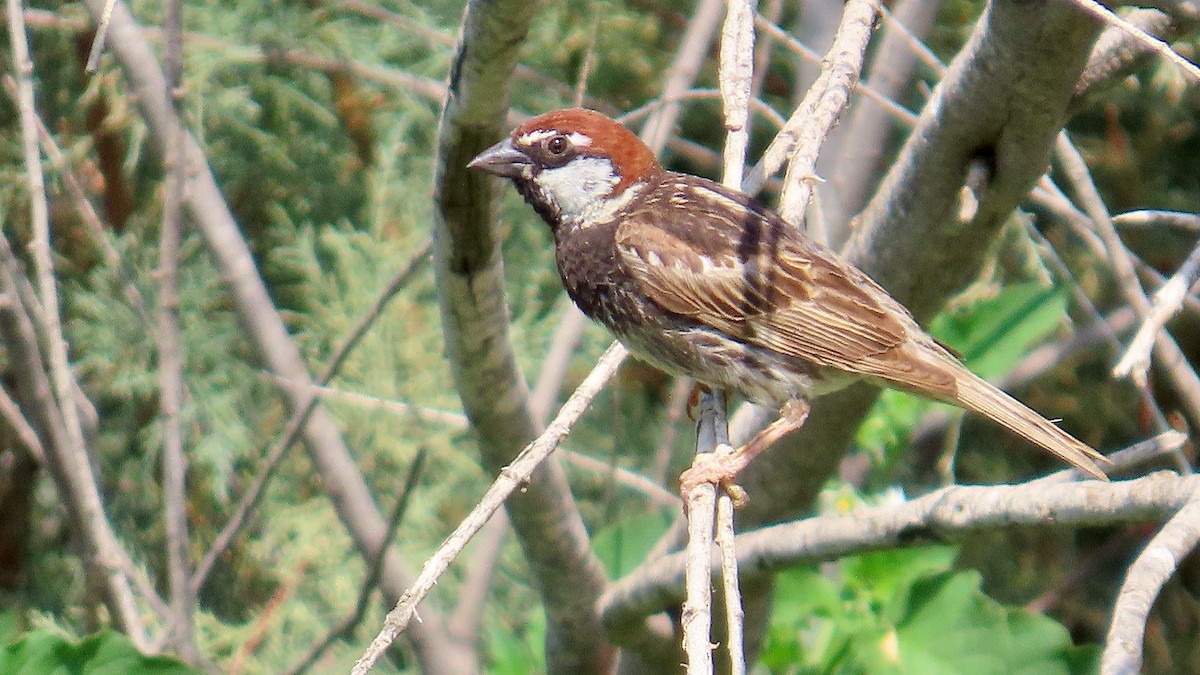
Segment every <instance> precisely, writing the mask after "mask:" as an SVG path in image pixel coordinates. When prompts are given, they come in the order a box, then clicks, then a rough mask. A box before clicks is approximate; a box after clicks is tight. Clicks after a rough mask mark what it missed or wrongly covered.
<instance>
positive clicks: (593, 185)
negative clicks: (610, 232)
mask: <svg viewBox="0 0 1200 675" xmlns="http://www.w3.org/2000/svg"><path fill="white" fill-rule="evenodd" d="M467 166H469V167H471V168H477V169H482V170H484V171H487V172H489V173H492V174H495V175H497V176H502V177H505V178H510V179H512V181H513V182H514V183H515V184H516V186H517V189H518V190H519V191H520V192H521V194H523V195H524V196H525V199H526V200H527V201H529V203H530V204H532V205H533V206H534V208H535V209H536V210H537V211H538V213H539V214H540V215H541V216H542V217H543V218H544V219H545V220H546V221H547V222H548V223H550V224H551V225H552V226H557V225H558V224H559V223H560V222H561V221H563V220H569V221H588V220H593V219H595V218H597V217H601V216H603V215H608V212H609V211H610V210H611V209H610V208H609V207H610V206H612V205H615V204H616V203H618V202H622V201H624V199H623V198H624V197H626V190H627V189H628V188H629V187H630V186H632V185H635V184H639V183H646V182H649V181H651V180H653V179H656V178H658V177H659V176H660V175H661V173H662V168H661V167H660V166H659V164H658V161H657V160H655V158H654V153H652V152H651V151H650V148H648V147H646V144H645V143H643V142H642V141H641V139H639V138H638V137H637V136H636V135H634V134H633V133H632V132H631V131H629V130H628V129H626V128H625V127H623V126H621V125H620V124H618V123H617V122H615V121H613V120H611V119H609V118H608V117H605V116H604V115H602V114H600V113H598V112H594V111H591V110H586V109H583V108H566V109H563V110H555V111H552V112H548V113H545V114H542V115H538V116H537V117H534V118H532V119H530V120H528V121H527V122H525V123H524V124H522V125H521V126H519V127H517V128H516V129H514V130H513V132H512V133H511V134H510V135H509V137H508V138H506V139H504V140H503V141H501V142H499V143H497V144H496V145H493V146H492V147H490V148H488V149H487V150H485V151H483V152H482V153H480V154H479V156H477V157H476V158H475V159H473V160H472V161H471V162H470V163H469V164H468V165H467Z"/></svg>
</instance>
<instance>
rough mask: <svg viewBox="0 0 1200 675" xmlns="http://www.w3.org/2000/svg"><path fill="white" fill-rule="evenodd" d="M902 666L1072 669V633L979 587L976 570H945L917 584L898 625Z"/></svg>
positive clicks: (913, 669) (917, 669)
mask: <svg viewBox="0 0 1200 675" xmlns="http://www.w3.org/2000/svg"><path fill="white" fill-rule="evenodd" d="M896 635H897V642H896V647H897V651H896V654H894V655H889V656H892V657H894V659H895V661H894V662H895V663H896V665H897V666H898V667H899V672H904V673H914V674H915V673H920V674H922V675H937V674H938V673H979V674H987V673H996V674H998V675H999V674H1001V673H1030V674H1031V675H1032V674H1033V673H1039V674H1046V675H1053V674H1055V673H1062V674H1063V675H1066V674H1067V673H1069V672H1070V666H1069V660H1068V658H1067V657H1068V651H1069V649H1070V648H1071V646H1072V645H1071V638H1070V636H1069V635H1068V633H1067V630H1066V628H1064V627H1063V626H1062V625H1060V624H1058V623H1057V622H1055V621H1054V620H1053V619H1050V618H1047V617H1045V616H1041V615H1036V614H1033V613H1030V612H1026V611H1024V610H1018V609H1007V608H1005V607H1004V606H1002V605H1001V604H1000V603H998V602H996V601H995V600H993V599H991V598H989V597H987V596H986V595H984V594H983V593H982V592H981V591H980V577H979V574H978V573H977V572H973V571H971V572H956V573H946V574H942V575H939V576H936V577H932V578H929V579H924V580H921V581H919V582H918V583H917V584H915V585H914V586H913V589H912V596H911V602H910V612H909V614H908V616H907V617H905V619H904V620H903V621H901V622H900V623H899V624H898V625H897V626H896Z"/></svg>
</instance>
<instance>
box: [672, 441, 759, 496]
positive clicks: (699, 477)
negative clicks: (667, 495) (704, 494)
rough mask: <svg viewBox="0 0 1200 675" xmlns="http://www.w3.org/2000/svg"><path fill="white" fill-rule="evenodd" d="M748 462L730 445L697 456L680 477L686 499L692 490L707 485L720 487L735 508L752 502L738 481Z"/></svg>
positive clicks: (680, 484)
mask: <svg viewBox="0 0 1200 675" xmlns="http://www.w3.org/2000/svg"><path fill="white" fill-rule="evenodd" d="M746 463H747V462H746V460H745V458H744V457H743V456H742V455H741V453H739V452H737V451H735V450H734V449H733V448H731V447H729V446H728V445H721V446H718V447H717V449H716V450H715V451H713V452H705V453H701V454H699V455H696V458H695V460H693V461H692V466H691V467H690V468H689V469H687V470H686V471H684V472H683V473H682V474H681V475H680V476H679V487H680V491H681V492H682V493H683V495H684V497H685V498H686V496H687V494H688V493H689V492H691V490H692V488H694V487H697V486H699V485H703V484H705V483H711V484H713V485H716V486H718V487H720V488H721V489H722V490H724V491H725V493H726V494H728V495H729V497H730V498H731V499H733V505H734V507H735V508H741V507H743V506H745V505H746V504H748V503H749V502H750V497H749V495H748V494H747V493H746V490H745V489H743V488H742V487H741V486H740V485H738V484H737V482H736V479H737V475H738V473H739V472H741V470H742V469H744V468H746Z"/></svg>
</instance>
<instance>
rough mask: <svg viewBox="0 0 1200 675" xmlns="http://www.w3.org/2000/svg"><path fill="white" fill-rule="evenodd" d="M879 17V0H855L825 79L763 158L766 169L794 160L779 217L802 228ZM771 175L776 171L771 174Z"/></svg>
mask: <svg viewBox="0 0 1200 675" xmlns="http://www.w3.org/2000/svg"><path fill="white" fill-rule="evenodd" d="M878 17H879V4H878V2H877V0H850V1H848V2H847V3H846V8H845V10H844V12H843V13H842V21H841V24H839V25H838V30H837V34H836V35H835V36H834V38H833V44H832V45H830V47H829V52H828V53H827V54H826V55H825V59H824V60H823V61H822V64H823V65H822V68H821V74H820V75H819V76H818V77H817V81H816V82H814V83H813V86H812V87H811V88H810V89H809V90H808V93H807V94H805V95H804V100H803V101H801V102H800V105H799V106H797V108H796V110H795V112H793V113H792V117H791V119H790V120H788V128H787V129H786V130H785V132H783V133H780V134H779V135H778V136H776V137H775V140H773V141H772V142H771V145H770V146H769V147H768V148H767V151H766V152H765V153H763V162H762V163H763V165H764V167H766V168H770V167H771V166H772V164H773V163H774V159H773V158H774V157H775V155H776V153H783V156H785V157H787V159H788V166H787V173H786V174H785V176H784V180H783V195H782V196H781V197H780V198H779V215H781V216H783V218H784V220H787V221H788V222H791V223H794V224H796V225H797V226H800V227H802V226H803V223H804V212H805V210H806V209H808V200H809V198H810V197H811V196H812V190H813V185H814V184H815V183H816V182H818V181H820V178H818V177H817V175H816V171H817V153H818V152H820V149H821V145H822V144H823V143H824V142H825V137H826V136H828V135H829V131H830V129H832V128H833V125H834V124H835V123H836V122H837V120H838V117H840V116H841V114H842V111H843V110H844V109H845V108H846V104H847V103H849V102H850V92H851V90H852V88H853V87H854V84H855V83H856V82H857V81H858V76H859V73H860V72H862V64H863V59H864V58H865V57H866V53H867V43H868V42H869V41H870V39H871V32H872V30H874V28H875V20H876V19H877V18H878ZM764 173H765V174H766V175H769V174H771V173H774V171H769V172H766V171H765V170H764Z"/></svg>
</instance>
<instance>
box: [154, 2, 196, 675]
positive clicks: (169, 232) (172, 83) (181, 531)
mask: <svg viewBox="0 0 1200 675" xmlns="http://www.w3.org/2000/svg"><path fill="white" fill-rule="evenodd" d="M163 24H164V28H163V33H164V37H165V41H166V55H165V57H164V63H165V70H166V78H167V79H166V84H167V88H168V90H169V91H170V92H171V94H172V96H171V99H172V103H173V104H174V105H175V108H176V114H177V115H179V114H180V111H181V109H182V106H181V105H180V103H181V102H180V92H181V91H182V89H181V87H182V81H181V78H182V76H183V7H182V3H181V0H166V1H165V8H164V12H163ZM163 165H164V168H165V169H166V180H165V181H164V184H163V192H164V194H163V211H162V227H161V234H160V243H159V257H158V274H157V276H158V331H157V335H156V336H155V338H156V341H157V343H158V368H159V378H158V382H159V409H160V414H161V416H162V426H163V430H162V434H163V444H162V494H163V519H164V521H165V527H164V531H165V532H166V560H167V587H168V588H169V589H170V607H171V616H170V620H169V621H168V626H169V641H170V643H171V644H172V646H173V647H174V649H175V652H176V653H177V654H178V655H179V656H180V658H182V659H183V660H184V661H185V662H187V663H190V664H193V665H195V664H196V662H197V661H198V659H199V652H198V651H197V649H196V634H195V633H196V625H195V612H196V597H195V594H194V593H193V592H192V586H191V583H190V581H191V571H190V568H191V564H190V562H189V560H188V522H187V456H186V455H185V454H184V449H183V419H182V410H181V408H182V407H183V391H184V387H183V354H182V349H183V346H182V345H183V339H182V334H181V331H180V328H179V321H180V316H179V249H180V245H181V241H182V239H183V222H182V220H183V180H184V175H183V171H184V169H185V167H184V164H183V130H182V129H181V128H180V126H179V125H175V126H174V127H173V128H171V129H170V130H169V131H168V134H167V139H166V142H165V143H164V145H163Z"/></svg>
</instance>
